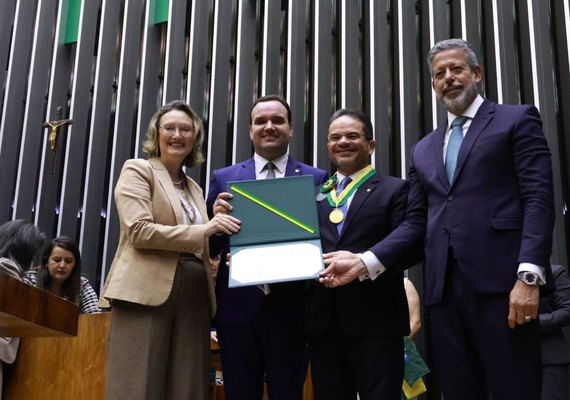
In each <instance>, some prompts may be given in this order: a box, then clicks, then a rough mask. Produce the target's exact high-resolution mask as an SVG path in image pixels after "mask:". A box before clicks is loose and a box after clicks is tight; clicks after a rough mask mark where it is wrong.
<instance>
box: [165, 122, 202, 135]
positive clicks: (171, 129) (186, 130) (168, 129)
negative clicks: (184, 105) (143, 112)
mask: <svg viewBox="0 0 570 400" xmlns="http://www.w3.org/2000/svg"><path fill="white" fill-rule="evenodd" d="M159 128H160V129H162V132H164V134H165V135H167V136H172V135H174V133H176V131H178V132H179V133H180V136H184V137H189V136H192V135H193V134H194V129H193V127H192V126H190V125H182V126H176V125H169V124H166V125H161V126H159Z"/></svg>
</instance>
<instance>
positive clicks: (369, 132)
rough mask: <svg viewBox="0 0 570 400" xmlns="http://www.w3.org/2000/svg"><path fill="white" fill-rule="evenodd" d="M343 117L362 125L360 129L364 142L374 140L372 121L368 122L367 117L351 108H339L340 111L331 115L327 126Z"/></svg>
mask: <svg viewBox="0 0 570 400" xmlns="http://www.w3.org/2000/svg"><path fill="white" fill-rule="evenodd" d="M344 115H347V116H349V117H352V118H354V119H357V120H359V121H360V122H361V123H362V129H363V131H364V137H365V138H366V140H372V139H374V129H373V128H372V121H370V118H368V115H366V114H365V113H363V112H362V111H360V110H354V109H352V108H341V109H340V110H337V111H335V113H334V114H333V115H331V119H330V120H329V125H330V124H332V123H333V121H334V120H335V119H337V118H340V117H342V116H344Z"/></svg>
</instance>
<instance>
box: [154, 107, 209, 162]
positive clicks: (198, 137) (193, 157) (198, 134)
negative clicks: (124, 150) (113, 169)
mask: <svg viewBox="0 0 570 400" xmlns="http://www.w3.org/2000/svg"><path fill="white" fill-rule="evenodd" d="M173 110H178V111H182V112H184V113H186V114H187V115H188V116H189V117H190V118H191V119H192V122H193V123H194V135H195V139H194V148H193V149H192V151H191V152H190V154H188V156H186V158H185V159H184V161H183V162H182V164H183V165H185V166H186V167H193V166H194V165H198V164H201V163H202V162H204V155H203V154H202V143H203V142H204V136H205V133H204V126H203V125H202V120H201V119H200V117H199V116H198V114H196V113H195V112H194V111H193V110H192V109H191V108H190V106H189V105H188V104H186V103H185V102H184V101H182V100H174V101H171V102H170V103H167V104H165V105H163V106H162V107H160V108H159V109H158V111H157V112H156V113H155V114H154V115H153V117H152V118H151V120H150V123H149V124H148V131H147V133H146V141H145V142H144V143H143V151H144V152H145V154H146V155H148V156H149V157H150V158H154V157H160V147H159V145H158V130H159V128H158V127H159V125H160V119H161V118H162V116H163V115H164V114H166V113H167V112H169V111H173Z"/></svg>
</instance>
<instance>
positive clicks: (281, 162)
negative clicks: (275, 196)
mask: <svg viewBox="0 0 570 400" xmlns="http://www.w3.org/2000/svg"><path fill="white" fill-rule="evenodd" d="M288 160H289V154H288V153H285V154H283V155H282V156H281V157H277V158H276V159H275V160H271V162H272V163H273V165H275V169H276V170H277V172H279V173H280V174H284V173H285V169H286V168H287V161H288ZM253 161H254V162H255V172H256V173H257V174H260V173H261V171H262V170H263V167H265V164H267V163H268V162H269V160H266V159H265V158H263V157H261V156H260V155H259V154H257V153H254V154H253Z"/></svg>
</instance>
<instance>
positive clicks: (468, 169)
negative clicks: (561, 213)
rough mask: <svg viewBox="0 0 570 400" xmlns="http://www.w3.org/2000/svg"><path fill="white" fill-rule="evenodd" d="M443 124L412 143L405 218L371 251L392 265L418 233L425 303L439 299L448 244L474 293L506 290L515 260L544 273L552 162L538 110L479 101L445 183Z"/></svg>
mask: <svg viewBox="0 0 570 400" xmlns="http://www.w3.org/2000/svg"><path fill="white" fill-rule="evenodd" d="M446 129H447V123H443V124H442V125H441V126H439V127H438V128H437V129H436V130H435V131H433V132H431V133H430V134H429V135H427V136H426V137H425V138H423V139H422V140H420V141H419V142H418V143H417V144H416V145H415V146H414V148H413V149H412V157H411V166H410V184H411V187H410V195H409V198H408V211H407V215H406V219H405V221H404V222H403V223H402V225H400V226H399V227H398V229H396V231H394V232H393V234H391V235H390V236H389V237H388V238H387V240H385V241H383V242H382V243H380V244H379V245H378V246H376V248H374V249H373V251H374V253H375V254H376V255H377V257H378V258H379V259H380V261H381V262H382V263H383V264H384V265H385V266H386V267H387V268H388V269H393V268H397V267H398V266H397V263H396V260H397V257H398V255H399V254H400V253H401V252H402V251H404V250H405V249H406V248H408V246H409V245H410V243H413V242H414V241H417V240H423V237H424V235H425V257H426V282H425V285H424V287H425V303H426V304H427V305H430V304H435V303H437V302H439V301H440V300H441V297H442V293H443V286H444V281H445V274H446V267H447V255H448V248H449V247H451V248H452V249H453V253H454V256H455V258H456V259H457V263H458V267H459V269H460V270H461V272H462V274H463V275H464V276H465V278H466V279H467V281H468V282H470V283H471V284H472V287H473V288H474V289H475V290H476V291H477V292H480V293H505V292H509V291H510V290H511V289H512V288H513V286H514V284H515V280H516V277H517V268H518V264H519V263H520V262H529V263H533V264H536V265H540V266H543V267H545V268H547V274H550V267H549V266H550V263H549V259H550V254H551V246H552V230H553V226H554V203H553V198H554V195H553V186H552V167H551V161H550V151H549V149H548V145H547V142H546V139H545V137H544V134H543V132H542V123H541V120H540V116H539V113H538V111H537V109H536V108H535V107H533V106H526V105H525V106H519V105H500V104H495V103H493V102H490V101H488V100H485V101H484V102H483V104H482V105H481V106H480V108H479V110H478V111H477V114H476V115H475V117H474V119H473V120H472V122H471V126H470V127H469V129H468V131H467V133H466V135H465V139H464V141H463V144H462V146H461V149H460V151H459V154H458V158H457V168H456V171H455V177H454V179H453V181H452V183H451V184H449V182H448V180H447V177H446V174H445V169H444V163H443V140H444V136H445V132H446ZM548 276H551V275H547V280H548Z"/></svg>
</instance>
